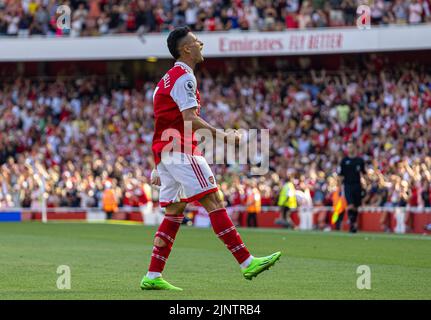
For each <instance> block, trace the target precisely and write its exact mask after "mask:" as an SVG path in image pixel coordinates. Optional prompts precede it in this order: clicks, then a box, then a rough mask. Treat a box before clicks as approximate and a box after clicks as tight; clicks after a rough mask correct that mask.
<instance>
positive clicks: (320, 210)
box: [0, 206, 431, 234]
mask: <svg viewBox="0 0 431 320" xmlns="http://www.w3.org/2000/svg"><path fill="white" fill-rule="evenodd" d="M14 209H15V210H18V211H20V212H21V221H29V220H36V221H41V220H42V213H41V212H40V210H32V209H23V208H14ZM156 209H157V210H159V208H156ZM196 209H197V208H194V207H193V206H190V208H189V209H188V212H189V213H191V215H192V216H193V218H194V217H195V216H196V214H197V210H196ZM230 209H231V212H233V210H235V211H236V212H237V213H238V214H239V217H238V222H239V224H240V226H242V227H246V226H247V212H244V211H243V208H238V207H236V208H230ZM0 210H10V208H9V209H0ZM312 210H313V212H314V214H313V218H312V224H313V226H316V225H317V223H318V218H319V215H322V214H323V215H325V220H326V221H330V219H331V216H332V208H330V207H314V208H312ZM397 210H398V211H397ZM91 212H98V213H99V214H101V217H102V220H103V218H104V214H103V213H102V211H101V210H100V209H95V208H88V209H86V208H47V218H48V221H50V220H64V221H67V220H69V221H70V220H87V219H88V216H89V214H91ZM397 212H398V213H397ZM397 214H398V216H397ZM279 218H280V213H279V211H278V207H263V208H262V212H261V213H259V214H258V215H257V224H258V227H261V228H281V227H282V226H280V225H278V224H276V220H277V219H279ZM291 218H292V220H293V222H294V223H295V225H296V226H299V224H300V214H299V213H298V211H292V213H291ZM112 219H113V220H128V221H136V222H142V223H143V222H144V215H143V214H142V212H141V211H140V209H139V208H120V209H119V211H118V212H116V213H114V214H113V217H112ZM399 219H402V221H398V220H399ZM430 223H431V208H422V209H421V208H383V207H380V208H376V207H363V208H361V209H360V214H359V217H358V227H359V230H360V231H363V232H383V231H385V228H387V231H391V232H399V233H420V234H431V232H430V231H427V230H425V229H424V227H425V226H426V225H428V224H430ZM400 227H401V231H400V230H399V229H397V228H400ZM348 229H349V225H348V217H347V214H344V218H343V223H342V230H344V231H347V230H348Z"/></svg>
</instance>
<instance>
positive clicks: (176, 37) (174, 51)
mask: <svg viewBox="0 0 431 320" xmlns="http://www.w3.org/2000/svg"><path fill="white" fill-rule="evenodd" d="M190 31H191V30H190V28H189V27H178V28H175V30H173V31H171V33H169V36H168V49H169V52H170V53H171V55H172V56H173V57H174V58H175V60H176V59H178V58H179V57H180V52H179V51H178V43H179V42H180V41H181V39H182V38H184V37H185V36H187V34H188V33H189V32H190Z"/></svg>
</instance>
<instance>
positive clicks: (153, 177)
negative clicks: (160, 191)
mask: <svg viewBox="0 0 431 320" xmlns="http://www.w3.org/2000/svg"><path fill="white" fill-rule="evenodd" d="M151 184H152V185H153V186H156V187H160V185H161V182H160V177H159V173H158V172H157V170H156V169H153V171H151Z"/></svg>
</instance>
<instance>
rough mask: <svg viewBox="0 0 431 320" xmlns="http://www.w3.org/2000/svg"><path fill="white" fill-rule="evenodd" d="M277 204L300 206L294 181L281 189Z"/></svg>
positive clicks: (294, 207)
mask: <svg viewBox="0 0 431 320" xmlns="http://www.w3.org/2000/svg"><path fill="white" fill-rule="evenodd" d="M277 205H278V206H279V207H288V208H290V209H296V208H297V207H298V203H297V202H296V190H295V185H294V184H293V183H292V182H287V183H286V184H285V185H284V186H283V189H281V192H280V196H279V197H278V203H277Z"/></svg>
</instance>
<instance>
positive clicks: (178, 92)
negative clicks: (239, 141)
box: [152, 62, 201, 165]
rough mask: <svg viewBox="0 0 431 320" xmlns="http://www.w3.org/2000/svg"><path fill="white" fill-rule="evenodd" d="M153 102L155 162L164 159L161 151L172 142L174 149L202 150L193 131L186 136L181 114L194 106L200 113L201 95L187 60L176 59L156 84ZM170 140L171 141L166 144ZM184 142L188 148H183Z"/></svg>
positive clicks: (195, 152)
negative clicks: (177, 60) (198, 148)
mask: <svg viewBox="0 0 431 320" xmlns="http://www.w3.org/2000/svg"><path fill="white" fill-rule="evenodd" d="M153 104H154V121H155V123H154V136H153V147H152V150H153V154H154V161H155V162H156V165H157V164H158V163H159V162H160V160H161V159H160V154H161V152H162V151H163V150H165V151H166V150H167V149H169V148H170V146H173V147H172V148H171V149H174V150H175V151H176V150H178V148H180V150H181V152H185V153H190V151H191V153H192V154H199V153H198V150H197V149H196V148H197V141H196V140H195V139H194V135H193V134H190V135H186V137H185V133H184V120H183V116H182V114H181V112H182V111H184V110H186V109H189V108H194V107H197V113H198V114H199V113H200V107H201V105H200V95H199V90H198V89H197V83H196V78H195V76H194V74H193V70H192V69H191V68H190V67H189V66H188V65H186V64H185V63H182V62H176V63H175V65H174V66H173V67H172V68H171V69H170V70H169V71H168V72H167V73H166V74H165V75H164V76H163V78H162V79H161V80H160V81H159V83H158V84H157V87H156V89H155V90H154V95H153ZM166 137H169V139H166ZM168 144H171V145H170V146H167V145H168ZM188 144H190V145H188ZM185 145H187V146H188V148H184V146H185ZM168 151H169V150H168ZM171 151H172V150H171Z"/></svg>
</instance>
